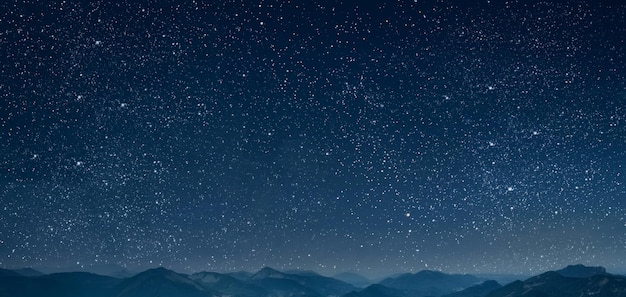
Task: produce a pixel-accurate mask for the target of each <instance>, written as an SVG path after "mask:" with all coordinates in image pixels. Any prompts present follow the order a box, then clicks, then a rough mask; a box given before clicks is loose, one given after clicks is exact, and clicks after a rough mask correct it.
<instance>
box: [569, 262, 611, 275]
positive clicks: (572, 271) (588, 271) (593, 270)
mask: <svg viewBox="0 0 626 297" xmlns="http://www.w3.org/2000/svg"><path fill="white" fill-rule="evenodd" d="M557 272H558V273H559V274H560V275H562V276H565V277H576V278H586V277H592V276H594V275H603V274H607V273H606V268H604V267H600V266H597V267H589V266H585V265H582V264H578V265H569V266H567V267H565V268H563V269H561V270H557Z"/></svg>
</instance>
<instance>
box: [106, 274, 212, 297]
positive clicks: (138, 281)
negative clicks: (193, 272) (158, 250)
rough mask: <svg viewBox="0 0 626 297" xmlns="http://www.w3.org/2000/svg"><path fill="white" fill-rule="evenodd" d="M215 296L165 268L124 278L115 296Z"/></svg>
mask: <svg viewBox="0 0 626 297" xmlns="http://www.w3.org/2000/svg"><path fill="white" fill-rule="evenodd" d="M155 296H163V297H165V296H185V297H207V296H215V294H214V292H212V291H211V290H209V289H208V288H205V287H203V286H201V285H200V284H198V283H197V282H194V281H193V280H191V279H189V278H188V277H186V276H185V275H182V274H178V273H176V272H174V271H171V270H167V269H165V268H155V269H150V270H146V271H144V272H142V273H139V274H137V275H135V276H133V277H131V278H128V279H126V280H124V281H123V282H122V283H121V284H119V285H118V286H117V289H116V294H115V297H155Z"/></svg>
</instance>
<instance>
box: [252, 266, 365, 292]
mask: <svg viewBox="0 0 626 297" xmlns="http://www.w3.org/2000/svg"><path fill="white" fill-rule="evenodd" d="M249 282H250V283H252V284H254V285H258V286H260V287H262V288H264V289H266V290H268V291H271V292H280V293H281V295H282V296H285V294H286V295H288V296H341V295H344V294H347V293H349V292H351V291H354V290H356V287H354V286H352V285H350V284H348V283H345V282H342V281H340V280H337V279H334V278H330V277H325V276H321V275H319V274H315V273H305V274H292V273H283V272H280V271H278V270H274V269H272V268H269V267H265V268H263V269H261V270H260V271H259V272H257V273H256V274H254V275H253V276H251V277H250V279H249Z"/></svg>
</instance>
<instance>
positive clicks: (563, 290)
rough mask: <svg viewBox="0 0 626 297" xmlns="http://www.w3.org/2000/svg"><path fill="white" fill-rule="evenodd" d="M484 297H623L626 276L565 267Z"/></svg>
mask: <svg viewBox="0 0 626 297" xmlns="http://www.w3.org/2000/svg"><path fill="white" fill-rule="evenodd" d="M487 296H488V297H505V296H506V297H525V296H542V297H563V296H572V297H583V296H594V297H626V277H623V276H617V275H612V274H608V273H606V270H604V269H603V268H598V267H591V268H590V267H580V266H578V267H573V268H572V267H568V268H565V269H562V270H559V271H550V272H546V273H543V274H541V275H538V276H535V277H531V278H529V279H527V280H525V281H516V282H513V283H511V284H508V285H506V286H504V287H502V288H500V289H496V290H494V291H492V292H491V293H489V294H488V295H487Z"/></svg>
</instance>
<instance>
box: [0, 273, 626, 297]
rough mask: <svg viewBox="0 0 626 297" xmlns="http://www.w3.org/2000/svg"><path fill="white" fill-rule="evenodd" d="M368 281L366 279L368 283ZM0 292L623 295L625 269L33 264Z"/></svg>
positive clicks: (218, 296)
mask: <svg viewBox="0 0 626 297" xmlns="http://www.w3.org/2000/svg"><path fill="white" fill-rule="evenodd" d="M368 284H369V285H368ZM0 296H2V297H35V296H51V297H57V296H58V297H62V296H63V297H78V296H95V297H156V296H161V297H166V296H178V297H305V296H308V297H330V296H332V297H522V296H546V297H552V296H566V297H567V296H576V297H579V296H594V297H626V277H624V276H619V275H613V274H610V273H607V272H606V269H604V268H602V267H587V266H583V265H573V266H568V267H566V268H564V269H561V270H557V271H549V272H546V273H543V274H540V275H537V276H534V277H530V278H528V279H526V280H523V281H522V280H518V281H514V282H511V283H509V284H506V285H504V286H502V285H501V284H499V283H498V282H496V281H494V280H487V279H483V278H481V277H477V276H473V275H468V274H446V273H442V272H437V271H429V270H424V271H420V272H417V273H406V274H400V275H395V276H393V277H389V278H386V279H384V280H382V281H380V282H379V283H376V284H371V281H369V280H367V279H366V278H364V277H362V276H359V275H358V274H353V273H346V274H341V275H337V276H336V277H326V276H322V275H319V274H317V273H315V272H310V271H278V270H275V269H272V268H269V267H266V268H263V269H261V270H259V271H258V272H256V273H248V272H237V273H228V274H223V273H216V272H198V273H194V274H191V275H188V274H181V273H177V272H174V271H171V270H168V269H165V268H155V269H149V270H146V271H143V272H141V273H138V274H136V275H133V276H117V277H114V276H104V275H97V274H93V273H87V272H67V273H52V274H44V273H41V272H39V271H37V270H33V269H18V270H8V269H0Z"/></svg>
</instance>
